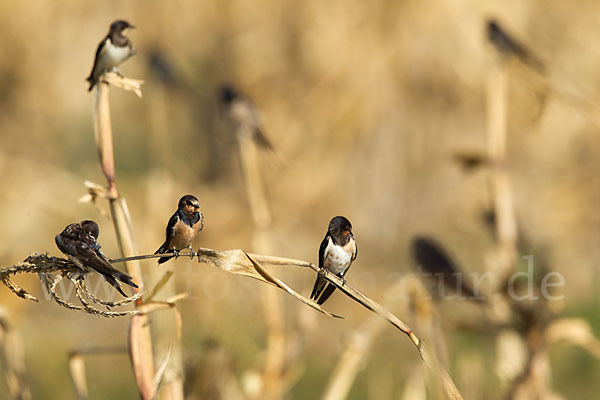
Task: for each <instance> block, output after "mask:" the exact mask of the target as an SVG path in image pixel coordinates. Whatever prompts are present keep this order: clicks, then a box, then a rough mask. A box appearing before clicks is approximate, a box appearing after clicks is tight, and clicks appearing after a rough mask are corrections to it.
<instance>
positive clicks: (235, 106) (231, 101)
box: [217, 83, 274, 151]
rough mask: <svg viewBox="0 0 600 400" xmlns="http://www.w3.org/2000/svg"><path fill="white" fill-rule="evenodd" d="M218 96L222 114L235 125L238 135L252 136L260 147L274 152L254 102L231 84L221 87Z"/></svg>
mask: <svg viewBox="0 0 600 400" xmlns="http://www.w3.org/2000/svg"><path fill="white" fill-rule="evenodd" d="M217 96H218V102H219V108H220V110H221V112H222V113H223V114H224V115H225V116H226V117H227V118H228V119H229V120H230V121H231V122H232V123H233V125H234V126H235V129H236V131H237V134H245V135H250V136H251V137H252V140H253V141H254V142H255V143H256V144H257V145H258V146H259V147H261V148H263V149H267V150H271V151H273V150H274V147H273V145H272V144H271V142H270V141H269V139H267V137H266V136H265V134H264V132H263V129H262V126H261V125H262V124H261V121H260V115H259V112H258V110H257V109H256V107H255V105H254V103H253V102H252V100H250V99H249V98H247V97H245V96H244V95H242V94H241V93H240V92H239V91H238V90H237V89H236V88H235V87H234V86H233V85H231V84H229V83H224V84H222V85H221V86H220V87H219V89H218V93H217Z"/></svg>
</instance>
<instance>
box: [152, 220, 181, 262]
mask: <svg viewBox="0 0 600 400" xmlns="http://www.w3.org/2000/svg"><path fill="white" fill-rule="evenodd" d="M178 221H179V214H178V211H175V214H173V215H172V216H171V218H170V219H169V223H168V224H167V228H166V230H165V236H166V238H165V242H164V243H163V244H162V245H161V246H160V247H159V248H158V250H156V251H155V252H154V254H162V253H172V252H173V251H172V250H171V249H169V243H170V242H171V237H172V236H173V228H174V227H175V225H176V224H177V222H178ZM171 258H173V256H167V257H161V258H159V259H158V263H159V264H162V263H164V262H167V261H169V260H170V259H171Z"/></svg>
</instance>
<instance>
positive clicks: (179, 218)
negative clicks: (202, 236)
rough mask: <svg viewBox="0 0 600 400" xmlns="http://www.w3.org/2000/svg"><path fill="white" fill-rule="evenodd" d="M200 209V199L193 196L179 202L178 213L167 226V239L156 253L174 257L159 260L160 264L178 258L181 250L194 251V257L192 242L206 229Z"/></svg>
mask: <svg viewBox="0 0 600 400" xmlns="http://www.w3.org/2000/svg"><path fill="white" fill-rule="evenodd" d="M199 208H200V205H199V203H198V199H197V198H196V197H194V196H192V195H191V194H188V195H185V196H183V197H182V198H181V199H180V200H179V205H178V206H177V211H175V214H173V216H172V217H171V219H169V223H168V224H167V232H166V236H167V238H166V239H165V242H164V243H163V244H162V245H161V246H160V248H159V249H158V250H156V252H155V253H154V254H162V253H173V254H174V255H173V256H166V257H161V258H159V259H158V263H159V264H162V263H164V262H166V261H169V260H170V259H171V258H173V257H174V256H177V254H178V252H179V250H182V249H186V248H187V249H190V251H192V257H193V254H194V253H193V250H192V242H193V241H194V239H195V238H196V236H197V235H198V232H200V231H201V230H202V228H203V227H204V216H203V215H202V213H201V212H200V211H198V209H199Z"/></svg>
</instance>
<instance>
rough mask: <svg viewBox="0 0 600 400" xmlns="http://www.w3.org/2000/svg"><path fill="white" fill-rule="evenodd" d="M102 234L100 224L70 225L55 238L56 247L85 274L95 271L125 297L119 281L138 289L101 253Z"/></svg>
mask: <svg viewBox="0 0 600 400" xmlns="http://www.w3.org/2000/svg"><path fill="white" fill-rule="evenodd" d="M99 234H100V229H99V228H98V224H96V223H95V222H94V221H90V220H85V221H81V222H79V223H75V224H70V225H68V226H67V227H66V228H65V229H64V230H63V231H62V232H61V233H60V234H58V235H56V237H55V238H54V240H55V242H56V246H57V247H58V248H59V249H60V251H62V252H63V253H64V254H65V255H66V256H67V257H68V258H69V260H71V262H73V264H75V265H76V266H77V267H79V268H80V269H81V270H82V271H83V272H85V273H87V272H89V271H95V272H97V273H98V274H100V275H102V277H103V278H104V279H105V280H106V281H107V282H108V283H110V284H111V285H112V286H113V287H114V288H115V289H117V290H118V291H119V293H121V294H122V295H123V296H125V297H127V295H126V294H125V293H124V292H123V290H122V289H121V285H119V282H117V280H119V281H121V282H123V283H125V284H127V285H129V286H132V287H134V288H137V285H136V284H135V283H133V281H132V278H131V277H130V276H129V275H127V274H125V273H123V272H121V271H119V270H117V269H115V268H114V267H113V266H112V265H111V264H110V262H109V261H108V258H106V256H105V255H104V254H102V252H101V251H100V245H99V244H98V242H97V240H96V239H98V235H99Z"/></svg>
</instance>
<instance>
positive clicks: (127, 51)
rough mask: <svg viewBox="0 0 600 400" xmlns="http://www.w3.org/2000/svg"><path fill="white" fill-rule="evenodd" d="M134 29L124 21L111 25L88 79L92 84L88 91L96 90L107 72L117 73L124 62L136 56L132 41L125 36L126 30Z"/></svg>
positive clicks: (99, 46)
mask: <svg viewBox="0 0 600 400" xmlns="http://www.w3.org/2000/svg"><path fill="white" fill-rule="evenodd" d="M134 28H135V27H134V26H133V25H130V24H129V22H127V21H123V20H117V21H115V22H113V23H112V24H110V28H109V31H108V34H107V35H106V37H105V38H104V39H102V41H101V42H100V44H98V48H97V49H96V57H95V58H94V66H93V67H92V71H91V72H90V76H88V77H87V81H88V82H89V83H90V87H89V89H88V91H91V90H92V89H93V88H94V86H95V85H96V84H97V83H98V80H99V79H100V77H101V76H102V75H103V74H104V73H105V72H108V71H111V70H113V71H115V72H116V69H117V67H118V66H119V65H120V64H121V63H122V62H124V61H125V60H127V59H128V58H129V57H131V56H133V55H135V53H136V51H135V49H133V47H132V45H131V40H129V38H128V37H126V36H125V35H123V32H124V31H125V30H127V29H134Z"/></svg>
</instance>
